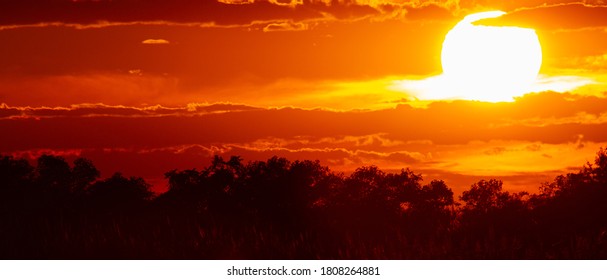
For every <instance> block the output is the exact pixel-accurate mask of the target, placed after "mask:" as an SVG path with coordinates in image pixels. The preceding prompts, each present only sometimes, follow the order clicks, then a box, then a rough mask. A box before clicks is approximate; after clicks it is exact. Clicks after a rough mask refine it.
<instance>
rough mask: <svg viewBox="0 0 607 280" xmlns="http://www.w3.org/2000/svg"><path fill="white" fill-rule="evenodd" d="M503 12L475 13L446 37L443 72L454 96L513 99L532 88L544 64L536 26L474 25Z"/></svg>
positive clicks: (495, 99)
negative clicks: (534, 28)
mask: <svg viewBox="0 0 607 280" xmlns="http://www.w3.org/2000/svg"><path fill="white" fill-rule="evenodd" d="M503 14H505V13H504V12H501V11H493V12H484V13H477V14H472V15H469V16H467V17H466V18H464V19H463V20H462V21H461V22H459V23H458V24H457V25H456V26H455V27H454V28H453V29H451V31H449V33H448V34H447V36H446V37H445V41H444V42H443V50H442V54H441V61H442V66H443V74H444V76H445V79H446V80H447V81H448V82H447V84H449V85H450V88H451V90H452V91H454V93H455V94H454V95H455V96H458V97H460V98H463V99H471V100H481V101H512V100H513V97H515V96H519V95H522V94H524V93H526V91H527V90H529V89H530V86H531V85H532V84H533V82H534V81H535V79H536V77H537V75H538V72H539V70H540V66H541V64H542V49H541V47H540V42H539V40H538V37H537V35H536V34H535V31H534V30H533V29H529V28H520V27H509V26H508V27H501V26H500V27H498V26H482V25H474V22H475V21H478V20H480V19H485V18H494V17H499V16H501V15H503Z"/></svg>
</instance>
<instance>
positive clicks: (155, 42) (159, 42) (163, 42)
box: [141, 39, 171, 45]
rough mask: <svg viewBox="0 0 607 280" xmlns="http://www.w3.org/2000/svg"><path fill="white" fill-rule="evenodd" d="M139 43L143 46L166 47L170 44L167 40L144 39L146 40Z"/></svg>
mask: <svg viewBox="0 0 607 280" xmlns="http://www.w3.org/2000/svg"><path fill="white" fill-rule="evenodd" d="M141 43H142V44H145V45H167V44H170V43H171V42H169V41H168V40H165V39H146V40H143V41H142V42H141Z"/></svg>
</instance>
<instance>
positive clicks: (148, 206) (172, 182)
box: [0, 149, 607, 259]
mask: <svg viewBox="0 0 607 280" xmlns="http://www.w3.org/2000/svg"><path fill="white" fill-rule="evenodd" d="M165 176H166V178H167V181H168V191H167V192H165V193H162V194H154V193H153V192H151V190H150V187H151V186H150V185H149V184H148V183H146V182H145V180H143V179H142V178H139V177H125V176H123V175H122V174H120V173H116V174H114V175H112V176H110V177H108V178H103V179H102V178H100V173H99V170H98V169H97V168H96V167H95V166H94V164H93V163H92V162H91V161H90V160H88V159H85V158H78V159H76V160H74V161H73V162H72V163H68V162H67V161H66V160H65V159H64V158H62V157H59V156H53V155H42V156H40V157H39V158H38V159H37V162H36V164H35V165H32V164H30V163H29V162H28V161H27V160H25V159H17V158H14V157H11V156H0V258H3V259H83V258H84V259H597V258H599V259H604V258H606V257H607V215H606V214H607V151H606V150H604V149H600V150H599V151H598V153H597V155H596V158H595V161H594V162H593V163H587V164H586V165H584V166H583V167H582V168H581V169H580V170H579V171H577V172H574V173H568V174H564V175H561V176H558V177H556V178H555V179H554V180H553V181H552V182H547V183H544V184H542V185H541V186H540V187H539V189H538V192H537V193H533V194H530V193H527V192H517V193H510V192H508V191H505V190H504V189H503V184H502V182H501V181H500V180H496V179H489V180H480V181H478V182H476V183H474V184H473V185H471V186H470V188H469V189H467V190H466V191H464V192H463V193H462V194H461V196H459V197H458V198H455V197H454V193H453V191H452V190H451V188H450V187H449V186H447V184H446V183H445V182H444V181H441V180H433V181H430V182H427V183H425V182H424V181H423V179H422V176H421V174H416V173H414V172H413V171H411V170H409V169H402V170H400V171H399V172H395V173H390V172H384V171H382V170H381V169H379V168H378V167H376V166H364V167H360V168H358V169H356V170H355V171H354V172H352V173H351V174H349V175H345V174H343V173H336V172H333V171H331V170H330V169H329V168H328V167H327V166H323V165H321V164H320V162H319V161H311V160H302V161H299V160H298V161H289V160H287V159H285V158H279V157H273V158H270V159H268V160H266V161H251V162H247V163H245V162H244V161H243V159H241V158H240V157H237V156H233V157H230V158H229V159H224V158H222V157H220V156H215V157H214V158H213V160H212V161H211V163H210V164H209V165H208V166H207V167H205V168H203V169H201V170H198V169H187V170H171V171H169V172H167V173H166V174H165Z"/></svg>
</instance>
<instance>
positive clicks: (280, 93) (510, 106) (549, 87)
mask: <svg viewBox="0 0 607 280" xmlns="http://www.w3.org/2000/svg"><path fill="white" fill-rule="evenodd" d="M495 10H500V11H504V12H505V13H506V14H505V15H503V16H501V17H496V18H488V19H481V20H479V21H477V22H475V23H474V24H475V26H478V25H482V26H492V27H497V26H499V27H500V28H507V27H519V28H526V29H531V31H533V30H534V31H535V33H536V34H537V38H538V39H539V42H540V44H541V55H542V57H541V61H542V64H541V68H540V70H539V75H538V77H537V80H536V81H535V82H534V83H533V84H532V85H531V86H530V87H528V88H527V90H526V91H525V92H520V93H519V94H516V95H513V99H512V98H509V99H510V100H507V101H505V102H488V101H484V100H493V99H492V98H491V97H492V92H493V91H495V92H499V91H500V87H499V86H494V87H495V88H492V86H491V85H488V86H483V87H479V88H476V89H481V91H480V93H478V92H477V93H476V94H475V95H474V96H476V97H478V96H481V98H479V99H481V100H480V101H478V100H470V99H476V98H472V97H470V96H468V97H470V98H467V97H466V96H467V95H465V94H463V95H462V94H455V93H453V94H451V93H452V92H450V91H451V90H452V89H453V88H452V87H450V86H449V84H445V79H444V75H443V67H442V64H441V51H442V48H443V41H444V40H445V36H446V35H447V33H448V32H449V31H450V30H451V29H452V28H454V26H456V24H457V23H458V22H460V21H461V20H462V19H464V17H465V16H467V15H470V14H474V13H478V12H485V11H495ZM511 29H512V28H511ZM500 30H501V29H500ZM517 30H518V29H517ZM531 31H530V32H531ZM530 34H532V33H530ZM0 42H1V44H0V66H1V67H0V135H1V139H2V140H1V141H0V153H2V154H10V155H14V156H17V157H27V158H35V157H36V156H38V155H40V154H43V153H52V154H56V155H62V156H64V157H66V158H67V159H73V158H75V157H78V156H82V157H87V158H90V159H92V160H93V162H94V163H95V165H96V166H98V167H99V168H100V170H101V171H102V176H104V177H107V176H110V175H111V174H112V173H113V172H116V171H121V172H123V173H124V174H126V175H129V176H135V175H136V176H142V177H144V178H145V179H146V180H147V181H148V182H151V183H153V184H154V185H155V187H156V190H162V189H163V188H164V187H165V185H166V182H164V181H163V174H164V173H165V172H167V171H169V170H172V169H185V168H194V167H196V168H202V167H204V166H206V165H207V164H208V163H209V159H210V158H211V157H212V156H213V155H222V156H224V157H228V156H230V155H240V156H241V157H243V158H244V159H245V160H265V159H267V158H270V157H272V156H274V155H276V156H282V157H286V158H288V159H290V160H297V159H300V160H301V159H312V160H314V159H319V160H320V161H321V163H322V164H323V165H328V166H330V167H331V169H332V170H334V171H343V172H346V173H347V172H351V171H353V170H354V169H355V168H357V167H360V166H364V165H377V166H379V167H380V168H382V169H384V170H400V169H401V168H407V167H408V168H410V169H411V170H413V171H414V172H416V173H422V175H423V176H424V178H425V181H429V180H430V179H445V181H446V182H447V184H448V185H449V186H450V187H452V188H453V189H454V190H455V191H456V193H458V192H461V190H463V189H465V188H467V187H469V186H470V184H472V183H474V182H476V181H478V180H479V179H489V178H498V179H502V180H504V182H505V184H504V188H505V189H508V190H527V191H530V192H535V191H536V190H537V188H538V187H539V185H540V183H541V182H543V181H549V180H551V179H552V178H554V176H556V175H558V174H562V173H565V172H570V171H573V170H577V169H578V168H579V167H581V166H582V165H583V164H584V163H585V162H586V161H591V160H592V159H593V158H594V155H595V153H596V151H598V149H599V147H607V94H606V92H607V84H606V83H607V2H605V1H583V2H579V1H549V0H547V1H537V0H530V1H495V0H478V1H475V0H461V1H457V0H453V1H407V0H392V1H390V0H359V1H357V0H343V1H330V0H317V1H315V0H291V1H289V0H267V1H261V0H218V1H213V0H205V1H202V0H201V1H193V0H172V1H168V0H154V1H143V0H141V1H139V0H71V1H70V0H46V1H36V0H22V1H1V2H0ZM504 42H506V44H509V42H507V41H506V40H505V41H504ZM469 43H470V47H472V46H474V45H478V44H479V42H476V41H470V42H469ZM512 44H513V46H515V44H516V42H513V43H512ZM502 45H503V44H502ZM511 47H512V46H508V49H510V48H511ZM523 47H524V46H523ZM504 50H507V49H504ZM502 51H503V50H502ZM491 55H493V56H496V57H499V56H500V54H499V52H496V51H494V52H492V53H491ZM491 61H492V60H490V63H492V62H491ZM496 61H497V60H496ZM498 68H499V67H497V68H496V69H498ZM473 70H475V69H473ZM519 70H520V69H519ZM517 71H518V70H517ZM480 72H487V71H480V70H479V73H480ZM515 72H516V71H515ZM491 73H492V72H491V71H489V75H493V76H495V77H498V78H499V77H501V76H499V75H494V74H491ZM457 79H460V77H457ZM457 79H456V80H457ZM462 79H464V80H465V83H466V84H473V85H474V84H476V83H477V80H478V82H479V83H480V82H482V81H481V80H483V78H477V77H476V76H468V77H464V78H462ZM500 79H501V78H500ZM497 80H499V79H496V81H497ZM446 85H447V86H446ZM465 89H469V88H465ZM453 91H455V90H454V89H453ZM464 91H465V90H464ZM485 92H486V93H485ZM484 97H487V98H486V99H485V98H484Z"/></svg>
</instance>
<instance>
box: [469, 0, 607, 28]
mask: <svg viewBox="0 0 607 280" xmlns="http://www.w3.org/2000/svg"><path fill="white" fill-rule="evenodd" d="M605 14H607V6H598V5H588V4H582V3H568V4H556V5H542V6H538V7H532V8H524V9H519V10H515V11H513V12H510V13H508V14H506V15H504V16H502V17H499V18H494V19H484V20H480V21H477V22H476V24H482V25H497V26H504V25H513V26H521V27H529V28H534V29H543V30H552V31H557V30H571V29H583V28H604V27H606V26H607V17H605Z"/></svg>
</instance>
